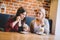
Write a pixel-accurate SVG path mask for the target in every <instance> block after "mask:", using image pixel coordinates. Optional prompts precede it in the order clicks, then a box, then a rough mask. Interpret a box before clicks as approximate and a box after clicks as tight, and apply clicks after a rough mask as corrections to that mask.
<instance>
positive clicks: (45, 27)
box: [44, 19, 50, 34]
mask: <svg viewBox="0 0 60 40" xmlns="http://www.w3.org/2000/svg"><path fill="white" fill-rule="evenodd" d="M44 24H45V26H44V29H45V32H46V34H49V32H50V30H49V22H48V20H47V19H45V21H44Z"/></svg>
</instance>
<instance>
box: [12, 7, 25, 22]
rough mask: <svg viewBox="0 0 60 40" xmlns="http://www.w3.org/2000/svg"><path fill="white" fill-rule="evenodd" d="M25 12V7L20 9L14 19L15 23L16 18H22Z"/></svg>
mask: <svg viewBox="0 0 60 40" xmlns="http://www.w3.org/2000/svg"><path fill="white" fill-rule="evenodd" d="M24 12H25V10H24V9H23V7H20V8H18V10H17V13H16V15H15V17H14V18H13V20H14V21H15V20H16V18H17V17H18V16H20V14H23V13H24Z"/></svg>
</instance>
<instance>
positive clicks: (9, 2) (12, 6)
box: [3, 0, 42, 16]
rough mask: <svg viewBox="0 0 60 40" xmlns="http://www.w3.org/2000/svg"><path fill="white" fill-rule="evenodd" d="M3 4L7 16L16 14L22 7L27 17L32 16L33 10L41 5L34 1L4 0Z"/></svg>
mask: <svg viewBox="0 0 60 40" xmlns="http://www.w3.org/2000/svg"><path fill="white" fill-rule="evenodd" d="M3 2H4V4H5V5H6V13H7V14H16V11H17V9H18V8H19V7H20V6H22V7H23V8H24V9H25V10H26V12H27V15H28V16H34V9H37V8H39V5H41V3H38V1H36V0H22V1H19V0H6V1H3ZM41 6H42V5H41Z"/></svg>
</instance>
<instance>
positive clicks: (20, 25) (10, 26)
mask: <svg viewBox="0 0 60 40" xmlns="http://www.w3.org/2000/svg"><path fill="white" fill-rule="evenodd" d="M25 16H26V12H25V10H24V9H23V8H22V7H20V8H19V9H18V10H17V13H16V15H15V16H14V17H13V18H10V19H9V20H8V22H7V23H6V28H5V31H7V32H9V31H14V32H21V31H29V27H28V25H27V24H25Z"/></svg>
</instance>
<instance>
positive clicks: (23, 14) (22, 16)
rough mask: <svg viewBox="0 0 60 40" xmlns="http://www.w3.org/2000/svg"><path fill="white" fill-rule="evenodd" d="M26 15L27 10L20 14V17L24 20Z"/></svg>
mask: <svg viewBox="0 0 60 40" xmlns="http://www.w3.org/2000/svg"><path fill="white" fill-rule="evenodd" d="M25 16H26V12H24V13H22V14H20V18H21V20H23V19H24V18H25Z"/></svg>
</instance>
